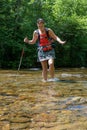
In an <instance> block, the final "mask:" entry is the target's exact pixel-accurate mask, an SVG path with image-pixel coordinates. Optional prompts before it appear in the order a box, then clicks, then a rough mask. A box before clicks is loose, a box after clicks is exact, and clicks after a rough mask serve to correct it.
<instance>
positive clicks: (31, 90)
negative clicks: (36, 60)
mask: <svg viewBox="0 0 87 130" xmlns="http://www.w3.org/2000/svg"><path fill="white" fill-rule="evenodd" d="M55 76H56V77H57V78H59V79H60V80H59V81H57V82H46V83H44V82H42V81H41V80H42V78H41V70H37V69H34V70H21V71H19V72H17V71H13V70H0V130H87V69H85V68H75V69H58V70H56V72H55Z"/></svg>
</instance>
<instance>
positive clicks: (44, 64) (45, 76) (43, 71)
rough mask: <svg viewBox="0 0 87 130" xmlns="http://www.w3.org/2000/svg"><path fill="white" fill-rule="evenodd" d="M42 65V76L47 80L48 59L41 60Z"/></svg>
mask: <svg viewBox="0 0 87 130" xmlns="http://www.w3.org/2000/svg"><path fill="white" fill-rule="evenodd" d="M41 65H42V76H43V79H44V80H47V69H48V66H47V60H45V61H41Z"/></svg>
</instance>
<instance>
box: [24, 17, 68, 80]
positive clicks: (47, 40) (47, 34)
mask: <svg viewBox="0 0 87 130" xmlns="http://www.w3.org/2000/svg"><path fill="white" fill-rule="evenodd" d="M37 27H38V29H37V30H35V31H34V32H33V38H32V40H29V39H28V38H27V37H26V38H24V42H25V43H28V44H35V43H36V41H37V40H38V59H39V61H40V62H41V65H42V76H43V82H47V81H57V80H58V79H57V78H55V77H54V71H55V69H54V59H55V50H54V45H53V44H52V42H53V41H57V42H59V43H60V44H64V43H65V41H62V40H61V39H60V38H59V37H58V36H56V34H55V33H54V32H53V30H52V29H50V28H46V27H45V25H44V20H43V19H42V18H39V19H38V20H37ZM48 65H49V73H50V76H51V78H50V79H48V78H47V73H48Z"/></svg>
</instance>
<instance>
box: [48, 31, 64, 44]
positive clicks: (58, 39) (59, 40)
mask: <svg viewBox="0 0 87 130" xmlns="http://www.w3.org/2000/svg"><path fill="white" fill-rule="evenodd" d="M49 35H50V37H51V38H53V39H54V40H55V41H57V42H59V43H60V44H64V43H65V42H66V41H62V40H61V39H60V38H59V37H58V36H57V35H56V34H55V33H54V32H53V30H51V29H49Z"/></svg>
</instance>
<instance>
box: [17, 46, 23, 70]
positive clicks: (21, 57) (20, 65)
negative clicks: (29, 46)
mask: <svg viewBox="0 0 87 130" xmlns="http://www.w3.org/2000/svg"><path fill="white" fill-rule="evenodd" d="M23 55H24V47H23V49H22V52H21V57H20V62H19V66H18V71H19V70H20V67H21V63H22V59H23Z"/></svg>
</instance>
